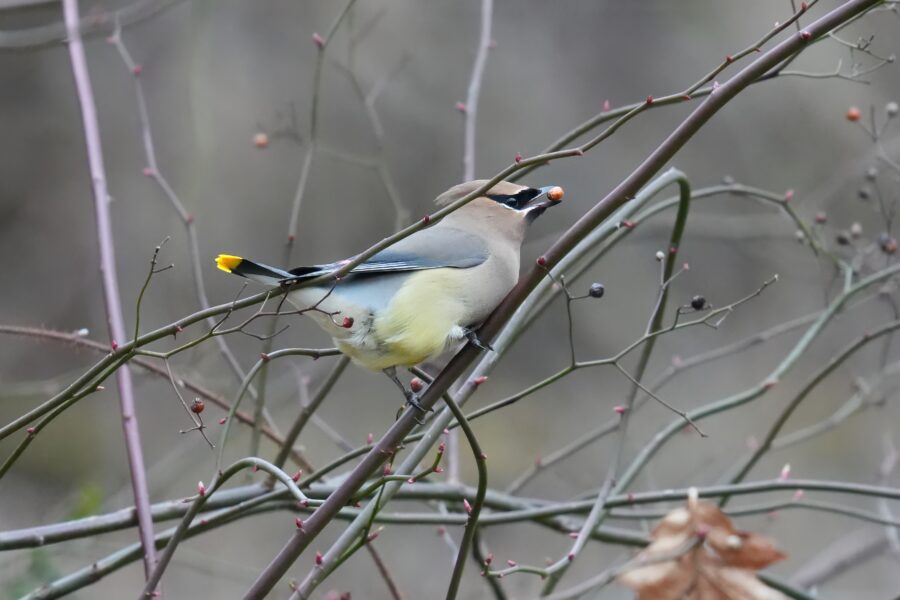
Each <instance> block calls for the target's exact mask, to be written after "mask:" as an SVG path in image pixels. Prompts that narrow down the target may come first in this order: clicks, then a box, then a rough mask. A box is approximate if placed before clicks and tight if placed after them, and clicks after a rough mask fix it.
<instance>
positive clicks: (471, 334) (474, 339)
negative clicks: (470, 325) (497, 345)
mask: <svg viewBox="0 0 900 600" xmlns="http://www.w3.org/2000/svg"><path fill="white" fill-rule="evenodd" d="M466 339H467V340H469V343H470V344H472V345H473V346H475V347H476V348H480V349H481V350H490V351H491V352H493V351H494V347H493V346H491V345H490V344H489V343H487V342H483V341H481V338H480V337H478V332H476V331H475V330H474V329H467V330H466Z"/></svg>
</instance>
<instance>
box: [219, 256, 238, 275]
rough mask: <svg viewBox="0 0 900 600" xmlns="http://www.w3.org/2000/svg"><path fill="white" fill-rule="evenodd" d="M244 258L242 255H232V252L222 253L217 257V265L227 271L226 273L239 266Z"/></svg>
mask: <svg viewBox="0 0 900 600" xmlns="http://www.w3.org/2000/svg"><path fill="white" fill-rule="evenodd" d="M242 260H244V259H243V258H241V257H240V256H232V255H230V254H220V255H218V256H217V257H216V266H217V267H219V268H220V269H222V270H223V271H225V272H226V273H231V272H232V271H233V270H234V269H236V268H237V266H238V265H239V264H241V261H242Z"/></svg>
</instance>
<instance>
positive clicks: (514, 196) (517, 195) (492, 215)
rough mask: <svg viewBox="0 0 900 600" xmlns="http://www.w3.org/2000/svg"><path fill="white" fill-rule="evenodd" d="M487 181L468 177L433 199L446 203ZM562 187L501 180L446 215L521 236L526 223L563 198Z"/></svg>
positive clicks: (456, 219) (458, 220)
mask: <svg viewBox="0 0 900 600" xmlns="http://www.w3.org/2000/svg"><path fill="white" fill-rule="evenodd" d="M485 183H487V180H485V179H478V180H474V181H467V182H465V183H461V184H459V185H456V186H454V187H452V188H450V189H449V190H447V191H446V192H444V193H443V194H441V195H440V196H438V197H437V200H435V202H436V203H437V204H439V205H447V204H451V203H452V202H455V201H456V200H459V199H460V198H463V197H465V196H467V195H469V194H471V193H472V192H474V191H475V190H477V189H478V188H480V187H482V186H484V184H485ZM562 198H563V189H562V188H561V187H559V186H552V185H551V186H545V187H540V188H534V187H528V186H524V185H519V184H516V183H511V182H509V181H501V182H499V183H497V184H494V186H493V187H492V188H490V189H489V190H488V191H487V192H486V193H485V194H484V195H482V196H479V197H478V198H475V199H474V200H472V201H471V202H469V203H468V204H466V205H465V206H463V207H462V208H460V209H459V210H457V211H456V212H454V213H452V214H451V215H449V216H448V217H447V219H450V220H451V221H452V222H454V223H456V224H458V225H459V224H467V225H469V226H476V227H489V228H491V229H493V230H494V231H495V232H498V233H501V234H507V235H510V236H512V237H516V238H519V239H521V238H522V237H523V236H524V235H525V229H526V227H527V225H529V224H531V223H532V222H533V221H534V220H535V219H537V218H538V217H539V216H541V215H542V214H543V213H544V211H546V210H547V209H548V208H550V207H551V206H555V205H556V204H559V203H560V202H561V201H562Z"/></svg>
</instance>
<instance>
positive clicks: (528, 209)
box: [523, 185, 565, 221]
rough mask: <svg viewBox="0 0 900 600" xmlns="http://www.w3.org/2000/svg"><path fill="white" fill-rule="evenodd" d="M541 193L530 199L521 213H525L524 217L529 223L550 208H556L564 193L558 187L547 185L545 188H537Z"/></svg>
mask: <svg viewBox="0 0 900 600" xmlns="http://www.w3.org/2000/svg"><path fill="white" fill-rule="evenodd" d="M539 189H540V190H541V193H540V194H538V195H537V196H535V197H534V198H532V199H531V201H530V202H529V203H528V204H527V205H526V206H525V208H524V209H523V212H524V213H525V217H526V218H527V219H528V220H529V221H533V220H535V219H536V218H538V217H539V216H541V215H542V214H543V213H544V211H545V210H547V209H548V208H550V207H551V206H556V205H557V204H559V203H560V202H561V201H562V199H563V195H564V193H565V192H563V189H562V188H561V187H559V186H558V185H548V186H546V187H542V188H539Z"/></svg>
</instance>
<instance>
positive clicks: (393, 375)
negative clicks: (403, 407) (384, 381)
mask: <svg viewBox="0 0 900 600" xmlns="http://www.w3.org/2000/svg"><path fill="white" fill-rule="evenodd" d="M383 371H384V374H385V375H387V376H388V378H390V380H391V381H393V382H394V384H396V386H397V387H399V388H400V389H401V390H402V391H403V395H404V396H405V397H406V403H407V404H409V405H410V406H412V407H413V408H414V409H416V410H417V411H419V412H421V413H423V414H424V413H426V412H428V411H431V412H434V409H433V408H425V407H424V406H422V404H421V403H419V396H418V395H417V394H416V393H415V392H414V391H412V390H408V389H406V386H405V385H403V382H402V381H400V378H399V377H397V367H388V368H387V369H383ZM416 423H418V424H419V425H424V424H425V421H422V420H420V419H416Z"/></svg>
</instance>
